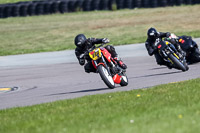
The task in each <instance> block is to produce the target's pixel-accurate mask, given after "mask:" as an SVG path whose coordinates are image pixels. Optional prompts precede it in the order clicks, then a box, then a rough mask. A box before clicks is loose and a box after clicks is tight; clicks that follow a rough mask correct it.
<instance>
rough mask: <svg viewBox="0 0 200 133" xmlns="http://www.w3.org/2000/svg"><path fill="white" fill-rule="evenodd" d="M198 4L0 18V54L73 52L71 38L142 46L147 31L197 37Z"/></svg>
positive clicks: (198, 28) (199, 30)
mask: <svg viewBox="0 0 200 133" xmlns="http://www.w3.org/2000/svg"><path fill="white" fill-rule="evenodd" d="M199 8H200V5H193V6H179V7H166V8H154V9H134V10H118V11H93V12H76V13H66V14H54V15H45V16H32V17H19V18H7V19H0V40H1V43H0V55H14V54H24V53H35V52H47V51H59V50H66V49H74V48H75V46H74V37H75V36H76V35H77V34H80V33H84V34H85V35H86V36H87V37H97V38H104V37H107V38H109V39H110V40H111V44H113V45H123V44H132V43H142V42H145V40H146V37H147V36H146V32H147V30H148V28H150V27H155V28H157V29H158V31H163V32H167V31H168V32H174V33H176V34H178V35H183V34H185V35H192V36H193V37H200V25H199V22H200V17H199V16H200V12H199Z"/></svg>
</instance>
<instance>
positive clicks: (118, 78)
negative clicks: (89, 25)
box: [81, 44, 128, 89]
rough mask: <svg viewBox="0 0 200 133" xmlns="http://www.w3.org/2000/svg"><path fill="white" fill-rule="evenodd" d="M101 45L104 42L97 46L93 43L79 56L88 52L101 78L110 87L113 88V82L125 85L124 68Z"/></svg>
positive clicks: (126, 82)
mask: <svg viewBox="0 0 200 133" xmlns="http://www.w3.org/2000/svg"><path fill="white" fill-rule="evenodd" d="M103 45H105V44H101V45H100V46H98V47H96V46H95V45H94V46H93V47H92V48H90V49H89V50H88V51H87V52H85V53H84V54H83V55H81V56H82V57H83V56H85V55H88V53H89V57H90V58H91V59H92V64H93V66H94V68H95V69H96V72H97V73H99V75H100V76H101V79H102V80H103V81H104V83H105V84H106V85H107V86H108V87H109V88H110V89H113V88H115V84H120V85H121V86H127V85H128V78H127V76H126V70H125V69H122V68H121V67H120V66H119V65H118V63H117V62H116V61H115V60H114V59H113V58H112V57H111V54H110V53H109V52H108V50H106V49H105V48H104V47H103Z"/></svg>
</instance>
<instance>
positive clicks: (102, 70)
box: [97, 65, 115, 89]
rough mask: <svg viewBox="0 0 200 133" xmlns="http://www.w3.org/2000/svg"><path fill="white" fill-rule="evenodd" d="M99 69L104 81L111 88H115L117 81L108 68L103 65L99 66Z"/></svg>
mask: <svg viewBox="0 0 200 133" xmlns="http://www.w3.org/2000/svg"><path fill="white" fill-rule="evenodd" d="M97 70H98V72H99V74H100V76H101V79H102V80H103V81H104V83H105V84H106V85H107V86H108V87H109V88H110V89H113V88H115V82H114V81H113V78H112V76H111V75H110V74H109V73H108V70H107V69H106V68H105V67H104V66H103V65H100V66H98V68H97Z"/></svg>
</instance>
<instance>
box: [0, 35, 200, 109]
mask: <svg viewBox="0 0 200 133" xmlns="http://www.w3.org/2000/svg"><path fill="white" fill-rule="evenodd" d="M195 41H196V42H197V43H198V44H200V39H195ZM116 51H117V52H118V53H119V55H120V56H121V57H122V59H123V60H124V62H125V63H126V64H127V65H128V69H127V76H128V79H129V85H128V86H126V87H120V86H119V85H116V88H115V89H109V88H107V86H106V85H105V84H104V82H103V81H102V80H101V78H100V75H99V74H96V73H90V74H88V73H85V72H84V68H83V67H82V66H80V65H79V64H78V62H77V59H76V57H75V54H74V50H68V51H60V52H47V53H37V54H26V55H14V56H2V57H0V62H1V64H0V73H1V74H0V101H1V102H0V109H6V108H12V107H21V106H30V105H35V104H41V103H46V102H52V101H57V100H62V99H72V98H77V97H82V96H86V95H94V94H103V93H109V92H116V91H129V90H133V89H141V88H148V87H151V86H155V85H159V84H165V83H172V82H179V81H183V80H189V79H195V78H199V77H200V70H199V67H200V63H197V64H193V65H190V66H189V68H190V69H189V71H187V72H182V71H180V70H176V69H168V68H167V67H165V66H159V65H157V64H156V62H155V59H154V57H150V56H148V55H147V51H146V49H145V46H144V44H133V45H125V46H117V47H116ZM1 88H2V89H1ZM7 88H10V89H7Z"/></svg>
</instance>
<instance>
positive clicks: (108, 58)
mask: <svg viewBox="0 0 200 133" xmlns="http://www.w3.org/2000/svg"><path fill="white" fill-rule="evenodd" d="M101 53H102V54H103V55H104V57H105V58H106V59H107V60H108V62H111V54H110V53H109V52H108V50H107V49H105V48H102V49H101Z"/></svg>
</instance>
